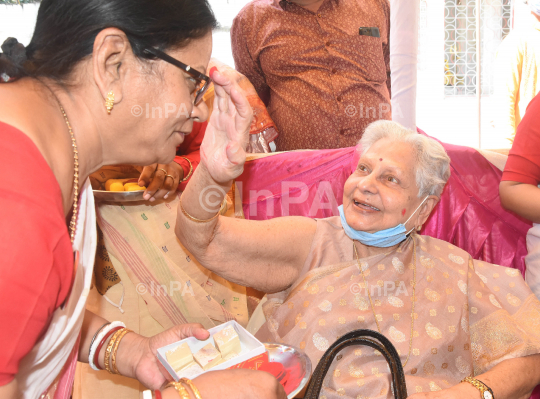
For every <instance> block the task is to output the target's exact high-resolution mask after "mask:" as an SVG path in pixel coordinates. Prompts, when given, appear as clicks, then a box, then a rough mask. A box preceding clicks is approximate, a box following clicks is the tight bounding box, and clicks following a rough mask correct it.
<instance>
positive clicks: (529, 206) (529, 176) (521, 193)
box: [499, 94, 540, 298]
mask: <svg viewBox="0 0 540 399" xmlns="http://www.w3.org/2000/svg"><path fill="white" fill-rule="evenodd" d="M539 185H540V94H539V95H537V96H536V97H534V98H533V100H532V101H531V102H530V103H529V106H528V107H527V112H526V113H525V116H524V117H523V120H522V121H521V123H520V124H519V126H518V128H517V133H516V137H515V139H514V144H513V145H512V149H511V150H510V153H509V155H508V161H507V162H506V166H505V168H504V173H503V176H502V181H501V184H500V186H499V195H500V198H501V203H502V205H503V206H504V207H505V208H506V209H508V210H511V211H514V212H515V213H517V214H518V215H520V216H522V217H524V218H525V219H528V220H530V221H532V222H533V227H532V228H531V229H530V230H529V232H528V233H527V250H528V254H527V256H526V257H525V264H526V266H527V270H526V272H525V281H526V282H527V284H529V287H530V288H531V290H532V291H533V292H534V293H535V295H536V296H537V297H538V298H540V186H539Z"/></svg>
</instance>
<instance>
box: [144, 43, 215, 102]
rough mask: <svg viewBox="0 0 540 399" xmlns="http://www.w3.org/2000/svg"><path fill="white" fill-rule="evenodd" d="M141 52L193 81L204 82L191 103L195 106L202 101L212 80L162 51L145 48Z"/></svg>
mask: <svg viewBox="0 0 540 399" xmlns="http://www.w3.org/2000/svg"><path fill="white" fill-rule="evenodd" d="M143 51H144V52H146V53H148V54H152V55H153V56H155V57H157V58H159V59H161V60H163V61H165V62H168V63H169V64H172V65H174V66H175V67H178V68H180V69H181V70H183V71H184V72H185V73H187V74H188V75H190V76H191V77H192V78H193V79H195V80H197V81H199V82H204V84H203V86H202V87H201V88H200V89H199V90H197V92H196V93H195V100H194V101H193V105H195V106H196V105H198V104H199V103H200V102H201V100H202V98H203V96H204V93H206V91H207V90H208V88H209V87H210V83H212V79H210V77H209V76H206V75H205V74H204V73H201V72H199V71H197V70H196V69H194V68H192V67H191V66H189V65H186V64H184V63H183V62H181V61H178V60H177V59H176V58H173V57H171V56H170V55H168V54H165V53H164V52H163V51H161V50H158V49H157V48H153V47H147V48H145V49H144V50H143Z"/></svg>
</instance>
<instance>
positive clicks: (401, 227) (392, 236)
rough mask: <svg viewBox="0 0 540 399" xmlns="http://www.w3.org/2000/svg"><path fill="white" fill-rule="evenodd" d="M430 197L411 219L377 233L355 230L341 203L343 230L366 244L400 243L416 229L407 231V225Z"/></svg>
mask: <svg viewBox="0 0 540 399" xmlns="http://www.w3.org/2000/svg"><path fill="white" fill-rule="evenodd" d="M427 199H428V196H426V198H424V200H423V201H422V203H421V204H420V205H418V208H416V210H415V211H414V212H413V213H412V215H411V216H409V219H407V221H406V222H405V223H400V224H398V225H397V226H396V227H391V228H389V229H386V230H381V231H377V232H376V233H366V232H365V231H358V230H354V229H353V228H352V227H351V226H349V224H348V223H347V220H345V213H344V212H343V205H340V206H339V207H338V209H339V215H340V216H341V225H342V226H343V230H345V234H347V235H348V236H349V238H351V239H352V240H356V241H360V242H361V243H362V244H364V245H369V246H370V247H379V248H388V247H392V246H394V245H397V244H399V243H400V242H401V241H403V240H405V239H406V238H407V234H409V233H410V232H411V231H413V230H414V227H413V228H412V229H410V230H409V231H407V229H406V228H405V225H406V224H407V222H408V221H409V220H411V218H412V217H413V215H414V214H415V213H416V211H418V209H420V207H421V206H422V204H423V203H424V202H426V200H427Z"/></svg>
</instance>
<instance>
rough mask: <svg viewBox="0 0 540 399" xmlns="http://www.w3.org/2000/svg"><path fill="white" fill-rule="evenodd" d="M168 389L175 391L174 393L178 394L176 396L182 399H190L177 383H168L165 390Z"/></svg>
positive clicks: (182, 387)
mask: <svg viewBox="0 0 540 399" xmlns="http://www.w3.org/2000/svg"><path fill="white" fill-rule="evenodd" d="M169 387H173V388H174V389H176V392H178V395H180V397H181V398H182V399H191V398H190V397H189V393H188V391H186V388H184V386H183V385H182V384H180V383H179V382H169V383H168V384H167V386H166V387H165V388H169Z"/></svg>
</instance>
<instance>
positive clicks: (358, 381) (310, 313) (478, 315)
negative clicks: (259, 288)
mask: <svg viewBox="0 0 540 399" xmlns="http://www.w3.org/2000/svg"><path fill="white" fill-rule="evenodd" d="M413 240H415V241H416V259H417V262H416V293H415V295H416V302H415V311H414V314H413V318H414V327H413V329H412V331H413V332H412V335H413V338H412V345H411V348H410V349H411V350H410V358H409V360H408V362H407V364H406V366H405V374H406V382H407V389H408V394H409V395H411V394H413V393H416V392H429V391H437V390H440V389H445V388H449V387H451V386H453V385H456V384H458V383H459V382H460V381H461V380H462V379H463V378H464V377H466V376H469V375H478V374H481V373H483V372H485V371H487V370H489V369H490V368H491V367H493V366H495V365H496V364H497V363H499V362H501V361H502V360H505V359H509V358H514V357H519V356H527V355H531V354H536V353H540V302H539V301H538V300H537V299H536V297H535V296H534V295H533V294H532V292H531V291H530V289H529V288H528V286H527V285H526V284H525V282H524V281H523V278H522V277H521V275H520V273H519V272H518V271H517V270H514V269H510V268H505V267H502V266H496V265H492V264H488V263H485V262H480V261H476V260H474V259H472V258H471V257H470V255H469V254H468V253H466V252H465V251H463V250H461V249H460V248H458V247H456V246H454V245H452V244H449V243H447V242H444V241H441V240H438V239H434V238H431V237H427V236H419V235H414V236H412V237H409V238H408V239H407V240H406V241H404V242H403V243H402V244H401V245H400V246H399V247H398V248H397V249H395V250H391V251H389V252H387V253H385V254H379V255H375V256H372V257H369V258H364V259H360V267H361V268H362V270H363V271H364V275H365V277H366V281H367V286H366V285H364V282H363V278H362V275H361V274H360V269H359V266H358V263H357V262H356V260H354V258H353V256H354V252H353V241H352V240H351V239H350V238H348V237H347V236H346V235H345V233H344V232H343V228H342V227H341V222H340V219H339V217H332V218H327V219H320V220H318V221H317V232H316V234H315V238H314V241H313V244H312V251H311V253H310V255H309V257H308V259H307V260H306V263H305V265H304V270H303V273H302V274H301V277H300V278H299V280H298V281H297V282H296V283H295V284H294V285H293V286H292V287H291V289H289V290H287V291H286V292H281V293H278V294H273V295H270V296H269V300H268V302H267V303H266V304H265V308H264V312H265V315H266V318H267V322H266V323H265V324H264V325H263V327H262V328H261V330H260V331H259V333H258V334H257V337H258V338H259V339H262V340H264V341H276V342H281V343H285V344H289V345H293V346H296V347H298V348H300V349H302V350H303V351H305V352H306V353H307V354H308V356H309V357H310V359H311V361H312V362H313V364H314V365H316V364H317V363H318V361H319V359H320V358H321V356H322V355H323V354H324V352H325V351H326V349H327V348H328V347H329V346H330V345H331V344H332V343H333V342H334V341H335V340H336V339H337V338H339V337H340V336H342V335H343V334H345V333H347V332H349V331H352V330H355V329H360V328H368V329H372V330H377V325H376V323H375V318H374V316H373V312H372V309H371V305H370V300H369V297H368V295H367V291H366V290H370V293H371V298H372V302H373V308H374V309H375V314H376V317H377V319H378V321H379V325H380V327H381V330H382V331H381V332H382V333H383V334H384V335H385V336H386V337H388V338H389V339H390V340H391V341H392V343H393V344H394V346H395V347H396V349H397V350H398V353H399V354H400V357H401V361H402V364H403V363H405V361H406V359H407V357H408V354H409V340H410V336H411V310H412V282H413V271H414V270H413V268H414V265H413V259H414V258H413V248H414V245H413ZM341 355H342V356H341V358H340V359H339V360H337V361H336V362H335V365H334V366H332V368H331V369H330V371H329V373H328V376H327V378H326V381H325V383H324V385H323V390H322V392H321V398H327V399H330V398H342V397H345V398H359V399H366V398H370V399H375V398H377V399H379V398H387V397H389V398H390V397H393V395H392V392H391V387H390V375H389V372H390V371H389V368H388V366H387V364H386V361H385V360H384V358H383V357H382V356H381V354H380V353H378V352H377V351H375V350H373V349H372V348H368V347H352V348H347V349H345V350H343V351H342V352H341Z"/></svg>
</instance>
